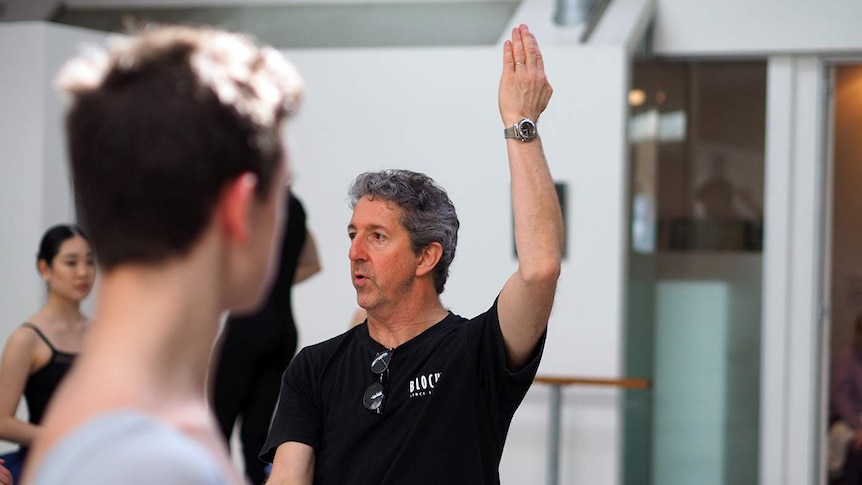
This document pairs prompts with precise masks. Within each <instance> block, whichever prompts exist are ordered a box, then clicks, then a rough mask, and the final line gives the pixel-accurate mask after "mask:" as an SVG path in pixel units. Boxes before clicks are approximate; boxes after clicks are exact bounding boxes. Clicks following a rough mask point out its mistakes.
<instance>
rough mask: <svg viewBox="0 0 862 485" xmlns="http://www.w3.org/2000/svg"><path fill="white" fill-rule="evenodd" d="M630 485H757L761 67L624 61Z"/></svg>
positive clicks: (752, 64)
mask: <svg viewBox="0 0 862 485" xmlns="http://www.w3.org/2000/svg"><path fill="white" fill-rule="evenodd" d="M629 105H630V109H631V115H630V123H629V141H630V144H631V146H630V148H631V150H630V153H631V170H630V173H631V191H630V193H631V200H630V202H631V221H630V224H631V225H630V229H631V240H630V241H631V243H630V251H629V270H628V271H629V274H628V293H627V298H628V306H627V312H628V315H627V324H626V330H627V331H626V339H625V344H626V372H627V375H630V376H637V377H648V378H650V379H652V381H653V387H652V389H651V391H650V392H648V393H643V392H635V391H631V392H629V393H628V394H627V396H626V406H625V444H624V457H623V459H624V470H623V482H624V483H625V484H627V485H635V484H637V485H642V484H643V485H646V484H656V485H677V484H678V485H689V484H691V483H698V484H715V485H719V484H721V485H731V484H733V485H745V484H756V483H757V476H758V461H757V460H758V438H759V407H760V328H761V323H760V309H761V276H762V275H761V271H762V265H761V262H762V248H763V229H762V228H763V210H762V208H763V173H764V170H763V169H764V141H765V126H766V125H765V123H766V119H765V108H766V64H765V63H763V62H733V63H731V62H697V63H690V62H674V63H670V62H644V63H638V64H636V65H635V68H634V72H633V85H632V91H631V92H630V93H629Z"/></svg>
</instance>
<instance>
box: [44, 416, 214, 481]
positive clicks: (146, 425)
mask: <svg viewBox="0 0 862 485" xmlns="http://www.w3.org/2000/svg"><path fill="white" fill-rule="evenodd" d="M30 483H31V485H59V484H63V485H100V484H105V485H107V484H111V485H116V484H118V483H122V484H124V485H153V484H161V485H227V484H228V479H227V478H226V477H225V476H224V475H223V474H222V471H221V469H220V468H219V466H218V463H217V462H216V460H215V459H214V458H213V457H212V456H210V454H209V453H208V452H207V451H206V450H205V449H204V448H203V447H202V446H201V445H200V444H198V443H197V442H195V441H194V440H192V439H190V438H188V437H186V436H184V435H183V434H181V433H180V432H178V431H177V430H175V429H174V428H171V427H170V426H168V425H167V424H165V423H163V422H161V421H158V420H156V419H153V418H152V417H150V416H148V415H146V414H143V413H139V412H136V411H118V412H113V413H110V414H106V415H103V416H100V417H98V418H96V419H94V420H92V421H90V422H88V423H86V424H84V425H83V426H81V427H79V428H78V429H76V430H74V431H73V432H72V433H70V434H69V435H67V436H66V437H65V438H64V439H62V440H61V441H60V442H58V443H57V444H56V445H55V446H54V448H52V449H51V450H50V451H49V452H48V454H47V455H46V456H45V459H44V461H43V462H42V464H41V467H40V469H39V470H38V471H37V472H36V475H35V476H34V479H33V481H31V482H30Z"/></svg>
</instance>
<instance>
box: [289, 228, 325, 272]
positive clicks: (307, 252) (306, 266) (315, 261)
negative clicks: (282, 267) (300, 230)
mask: <svg viewBox="0 0 862 485" xmlns="http://www.w3.org/2000/svg"><path fill="white" fill-rule="evenodd" d="M287 237H290V236H287ZM319 272H320V258H319V257H318V255H317V244H316V243H315V242H314V236H312V235H311V231H309V230H307V229H306V233H305V244H304V245H303V246H302V253H300V255H299V262H298V263H297V265H296V273H294V275H293V283H294V284H296V283H299V282H301V281H305V280H307V279H308V278H310V277H312V276H314V275H316V274H317V273H319Z"/></svg>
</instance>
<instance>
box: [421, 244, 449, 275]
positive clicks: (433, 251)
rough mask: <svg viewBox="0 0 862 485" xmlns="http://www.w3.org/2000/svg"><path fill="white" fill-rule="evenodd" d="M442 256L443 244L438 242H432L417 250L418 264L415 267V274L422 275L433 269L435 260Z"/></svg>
mask: <svg viewBox="0 0 862 485" xmlns="http://www.w3.org/2000/svg"><path fill="white" fill-rule="evenodd" d="M442 256H443V246H442V245H441V244H440V243H438V242H432V243H431V244H429V245H427V246H425V247H424V248H422V249H421V250H420V251H419V266H417V267H416V276H423V275H426V274H428V273H430V272H431V271H433V270H434V267H435V266H437V262H438V261H440V258H441V257H442Z"/></svg>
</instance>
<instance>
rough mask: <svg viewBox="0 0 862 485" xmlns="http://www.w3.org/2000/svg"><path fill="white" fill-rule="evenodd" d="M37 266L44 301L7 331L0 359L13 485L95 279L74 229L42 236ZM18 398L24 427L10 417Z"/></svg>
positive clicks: (0, 400)
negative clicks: (15, 448)
mask: <svg viewBox="0 0 862 485" xmlns="http://www.w3.org/2000/svg"><path fill="white" fill-rule="evenodd" d="M36 267H37V270H38V272H39V276H40V277H41V278H42V279H43V280H44V281H45V283H46V284H47V288H48V297H47V300H46V302H45V305H44V306H42V308H40V309H39V311H37V312H36V313H34V314H33V315H32V316H30V318H28V319H27V320H26V323H24V324H22V325H21V326H20V327H18V328H17V329H16V330H15V331H14V332H12V335H10V336H9V340H7V342H6V347H5V349H4V350H3V356H2V360H0V389H2V390H3V392H0V439H3V440H7V441H12V442H15V443H18V444H19V445H21V448H20V449H19V450H18V451H17V452H14V453H10V454H8V455H5V456H3V457H2V458H3V459H4V460H5V463H4V466H5V467H6V468H9V470H10V471H11V472H12V476H13V478H14V479H15V481H17V480H18V475H19V474H20V471H21V466H22V464H23V461H24V458H25V456H26V454H27V448H28V447H29V445H30V443H31V442H32V441H33V440H34V439H35V437H36V435H37V434H38V433H39V423H40V421H41V420H42V415H43V413H44V411H45V408H46V406H47V404H48V401H49V399H50V398H51V395H52V394H53V393H54V390H55V389H56V388H57V386H58V385H59V384H60V381H61V380H62V379H63V377H64V376H65V375H66V371H68V370H69V367H70V366H71V365H72V361H73V360H74V359H75V356H76V355H77V354H78V352H79V351H80V349H81V347H82V344H83V341H84V334H85V333H86V331H87V317H86V316H84V314H83V313H81V309H80V304H81V300H83V299H84V298H86V297H87V295H88V294H89V293H90V289H92V287H93V281H94V280H95V277H96V267H95V264H94V256H93V248H92V246H91V244H90V241H89V239H87V237H86V236H85V235H84V234H83V233H82V232H81V229H80V228H78V227H77V226H74V225H57V226H54V227H52V228H50V229H48V230H47V231H46V232H45V235H44V236H43V237H42V242H41V244H40V245H39V253H38V255H37V256H36ZM22 396H23V397H24V398H25V399H26V401H27V409H28V411H29V416H30V417H29V422H24V421H21V420H20V419H17V418H16V417H15V411H16V409H17V408H18V403H19V401H20V400H21V397H22Z"/></svg>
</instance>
